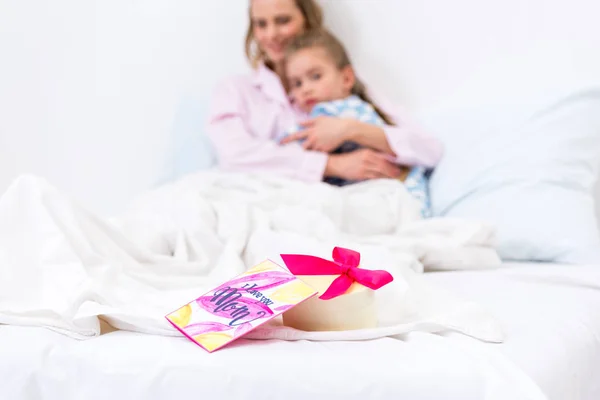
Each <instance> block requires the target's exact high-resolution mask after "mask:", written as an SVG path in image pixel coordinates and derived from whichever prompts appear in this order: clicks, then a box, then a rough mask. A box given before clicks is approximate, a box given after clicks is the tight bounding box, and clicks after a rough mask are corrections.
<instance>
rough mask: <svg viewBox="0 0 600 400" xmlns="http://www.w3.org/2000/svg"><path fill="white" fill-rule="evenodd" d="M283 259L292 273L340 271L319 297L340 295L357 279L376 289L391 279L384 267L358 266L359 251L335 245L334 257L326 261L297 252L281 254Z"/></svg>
mask: <svg viewBox="0 0 600 400" xmlns="http://www.w3.org/2000/svg"><path fill="white" fill-rule="evenodd" d="M281 258H282V259H283V262H284V263H285V265H286V266H287V267H288V269H289V270H290V272H291V273H292V274H294V275H338V274H339V275H340V276H339V277H337V278H336V279H335V280H334V281H333V282H332V283H331V285H329V288H327V290H326V291H325V293H323V294H322V295H321V296H320V297H319V298H320V299H323V300H329V299H333V298H335V297H338V296H341V295H343V294H344V293H346V291H347V290H348V289H349V288H350V286H351V285H352V283H354V282H358V283H360V284H361V285H364V286H366V287H368V288H370V289H373V290H377V289H379V288H380V287H382V286H385V285H387V284H388V283H390V282H391V281H393V280H394V277H393V276H392V275H391V274H390V273H389V272H387V271H382V270H376V271H372V270H368V269H361V268H357V267H358V265H359V264H360V253H358V252H356V251H354V250H350V249H344V248H342V247H335V248H334V249H333V260H334V261H329V260H325V259H323V258H319V257H315V256H305V255H300V254H281Z"/></svg>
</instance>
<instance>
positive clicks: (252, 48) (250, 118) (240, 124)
mask: <svg viewBox="0 0 600 400" xmlns="http://www.w3.org/2000/svg"><path fill="white" fill-rule="evenodd" d="M249 15H250V23H249V28H248V33H247V36H246V54H247V56H248V59H249V61H250V63H251V64H252V66H253V67H254V69H255V71H254V73H253V74H250V75H247V76H238V77H233V78H230V79H227V80H225V81H224V82H223V83H222V84H220V85H219V86H218V87H217V89H216V92H215V94H214V98H213V101H212V109H211V113H210V119H209V125H208V129H207V133H208V136H209V138H210V139H211V141H212V142H213V144H214V147H215V149H216V152H217V157H218V160H219V165H220V167H221V168H223V169H225V170H233V171H265V172H271V173H277V174H280V175H284V176H288V177H293V178H297V179H301V180H304V181H308V182H317V181H321V180H323V179H324V178H326V177H337V178H342V179H346V180H366V179H376V178H395V177H398V176H399V175H400V174H401V172H402V171H401V169H400V167H399V165H408V166H413V165H420V166H425V167H434V166H435V165H436V164H437V163H438V161H439V159H440V158H441V154H442V149H441V145H440V143H439V142H438V141H437V140H436V139H435V138H433V137H431V136H429V135H428V134H426V133H425V132H423V131H422V130H421V129H420V128H419V127H418V126H417V125H415V124H413V123H411V122H410V120H409V118H408V117H407V116H406V115H403V114H399V113H398V112H397V110H394V109H393V108H392V109H390V108H389V107H386V104H385V102H383V101H382V100H381V99H379V98H377V99H376V101H377V103H378V104H381V106H382V108H383V109H384V111H385V112H386V114H389V115H390V116H391V117H392V118H393V120H394V121H395V123H396V126H393V127H392V126H385V127H383V128H381V127H378V126H375V125H371V124H367V123H364V122H360V121H356V120H350V119H337V118H329V117H319V118H316V119H314V120H306V114H305V113H303V112H302V111H300V110H299V108H297V107H295V106H294V104H293V103H292V102H291V101H290V99H289V97H288V95H287V88H286V83H285V82H286V81H285V79H284V76H283V58H284V48H285V45H286V43H288V42H289V41H290V39H292V38H293V37H295V36H296V35H298V34H300V33H302V32H304V31H305V30H308V29H319V28H321V27H322V24H323V18H322V13H321V9H320V7H319V6H318V5H317V4H316V2H315V0H251V2H250V12H249ZM394 111H396V112H394ZM298 121H304V122H302V125H303V126H304V127H305V128H306V129H304V130H302V131H301V132H298V133H296V134H294V135H291V136H289V137H288V138H287V140H286V142H285V143H284V144H283V145H279V144H278V143H276V142H275V140H274V139H275V138H276V137H277V136H278V135H279V134H280V133H281V132H284V131H286V130H287V129H289V128H290V127H291V126H293V125H294V124H296V123H297V122H298ZM298 139H309V140H306V141H305V142H304V143H306V145H305V146H304V147H303V146H300V145H298V144H297V143H291V142H294V141H297V140H298ZM347 140H351V141H354V142H357V143H359V144H360V145H362V146H364V147H366V148H363V149H360V150H357V151H354V152H351V153H344V154H328V152H330V151H332V150H334V149H335V148H337V147H338V146H339V145H340V144H341V143H343V142H345V141H347Z"/></svg>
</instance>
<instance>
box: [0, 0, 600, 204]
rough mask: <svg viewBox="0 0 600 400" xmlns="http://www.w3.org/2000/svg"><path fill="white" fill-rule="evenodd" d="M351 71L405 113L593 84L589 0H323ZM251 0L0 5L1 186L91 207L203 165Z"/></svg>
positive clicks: (593, 20)
mask: <svg viewBox="0 0 600 400" xmlns="http://www.w3.org/2000/svg"><path fill="white" fill-rule="evenodd" d="M321 3H322V4H323V7H324V9H325V11H326V16H327V18H326V20H327V23H328V25H329V26H330V27H331V28H332V30H333V31H334V32H336V33H338V34H339V35H340V37H341V39H342V41H343V42H344V43H345V44H346V45H347V47H348V49H349V51H350V53H351V56H352V58H353V60H354V62H355V65H356V67H357V69H358V72H359V74H360V75H361V76H362V77H363V78H364V79H365V80H366V81H367V82H368V83H369V84H370V86H373V87H376V88H378V89H379V90H381V91H384V92H385V93H386V94H387V95H388V96H389V97H391V98H392V99H393V100H396V101H398V102H402V103H403V104H404V105H406V106H407V107H408V108H409V109H411V110H412V111H413V112H414V113H415V114H418V115H420V116H423V117H426V116H427V115H428V113H432V112H438V111H439V110H447V109H451V108H453V107H454V108H456V107H463V108H468V107H470V106H472V105H477V106H482V105H486V104H489V106H490V107H493V105H494V104H495V103H498V102H511V101H513V100H514V99H515V98H522V97H526V96H547V95H552V94H555V93H558V92H561V91H569V90H571V89H573V88H575V87H580V86H585V85H588V84H590V83H598V82H599V81H600V78H599V76H598V75H599V73H598V71H600V52H598V49H599V48H600V42H599V41H600V28H599V27H598V26H599V25H598V24H597V15H600V3H599V2H597V1H594V0H573V1H571V2H547V1H544V0H502V1H500V0H497V1H486V2H481V1H477V0H455V1H452V2H448V1H445V0H420V1H402V0H377V1H353V0H322V1H321ZM247 7H248V1H247V0H227V1H196V0H148V1H139V2H123V1H119V0H105V1H102V2H77V1H72V0H56V1H53V2H52V6H51V7H50V6H48V7H47V9H38V10H37V12H32V11H31V10H30V8H29V7H28V6H27V4H25V3H23V4H21V2H9V3H8V4H5V5H3V10H2V12H1V13H0V52H1V53H2V54H3V57H2V58H3V61H2V65H1V66H0V69H1V71H2V73H1V74H0V88H1V90H0V109H1V110H3V112H2V118H0V191H3V190H4V189H5V188H6V187H7V185H8V184H9V182H10V181H11V180H12V179H14V177H15V176H16V175H18V174H20V173H23V172H33V173H36V174H40V175H42V176H44V177H46V178H47V179H48V180H49V181H50V182H52V183H53V184H55V185H57V186H59V187H60V188H61V189H62V190H64V191H66V192H68V193H71V194H72V195H73V196H75V197H76V198H77V199H78V200H80V201H81V202H83V203H85V204H86V205H87V206H88V207H90V208H92V209H93V210H95V211H99V212H102V213H113V212H116V211H118V210H120V209H121V208H122V207H123V205H124V204H125V202H126V201H128V200H129V199H130V198H131V197H132V196H134V195H135V194H137V193H139V192H141V191H143V190H146V189H148V188H151V187H153V186H155V185H157V184H160V183H161V182H164V181H166V180H170V179H173V178H174V177H176V176H179V175H181V174H184V173H186V172H189V171H193V170H195V169H198V168H202V167H205V166H207V165H210V164H211V162H212V155H211V151H210V147H208V146H207V143H206V140H205V139H204V138H203V136H202V131H203V122H204V118H205V115H206V109H207V106H208V101H209V96H210V91H211V89H212V87H213V85H214V84H215V82H216V81H217V80H219V79H221V78H222V77H224V76H226V75H229V74H232V73H238V72H243V71H246V70H247V65H246V62H245V59H244V56H243V47H242V42H243V36H244V33H245V29H246V24H247Z"/></svg>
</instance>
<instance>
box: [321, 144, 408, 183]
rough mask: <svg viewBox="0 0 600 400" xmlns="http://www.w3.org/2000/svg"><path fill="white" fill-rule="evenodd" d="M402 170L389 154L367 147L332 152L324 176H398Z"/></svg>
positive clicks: (372, 177) (373, 177)
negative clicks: (336, 152) (346, 151)
mask: <svg viewBox="0 0 600 400" xmlns="http://www.w3.org/2000/svg"><path fill="white" fill-rule="evenodd" d="M403 172H404V171H403V170H402V168H400V167H399V166H398V165H396V164H394V163H392V162H391V161H390V160H389V156H387V155H385V154H383V153H380V152H377V151H375V150H371V149H367V148H364V149H359V150H355V151H352V152H350V153H343V154H332V155H330V156H329V159H328V160H327V166H326V168H325V176H333V177H337V178H342V179H347V180H358V181H362V180H367V179H381V178H398V177H401V176H402V174H403Z"/></svg>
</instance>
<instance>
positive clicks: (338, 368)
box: [0, 264, 600, 400]
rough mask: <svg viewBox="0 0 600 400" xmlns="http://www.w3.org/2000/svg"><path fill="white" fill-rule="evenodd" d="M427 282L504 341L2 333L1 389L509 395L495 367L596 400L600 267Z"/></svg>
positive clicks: (73, 393) (539, 268) (142, 395)
mask: <svg viewBox="0 0 600 400" xmlns="http://www.w3.org/2000/svg"><path fill="white" fill-rule="evenodd" d="M428 279H429V280H431V281H432V282H435V284H437V285H440V286H443V287H445V288H448V289H453V290H457V291H460V292H461V293H462V294H463V295H465V296H467V297H469V298H471V299H474V300H478V301H481V302H483V303H484V304H485V305H486V306H488V307H489V308H490V309H491V310H492V311H493V312H494V313H495V314H496V315H498V316H499V318H500V319H501V320H502V322H503V323H504V326H505V328H506V331H507V335H508V336H507V340H506V342H505V343H504V344H500V345H498V344H485V345H483V347H487V348H486V349H481V348H479V346H476V347H473V348H470V347H469V346H470V345H472V344H473V342H471V341H468V340H465V338H464V337H459V335H447V337H442V336H436V335H432V334H425V333H412V334H409V335H406V336H405V337H403V338H402V340H397V339H392V338H382V339H376V340H372V341H364V342H310V341H300V342H286V341H278V340H272V341H253V340H246V339H240V340H239V342H237V343H235V344H233V345H231V346H230V347H229V348H227V349H224V350H222V351H220V352H216V353H213V354H208V353H205V352H204V351H202V350H200V349H199V348H197V347H196V346H194V345H192V344H191V343H190V342H188V341H187V340H186V339H185V338H174V337H163V336H157V335H144V334H140V333H134V332H124V331H116V332H111V333H107V334H105V335H102V336H100V337H99V338H96V339H94V340H88V341H77V340H73V339H71V338H68V337H65V336H63V335H61V334H58V333H55V332H52V331H49V330H47V329H42V328H31V327H18V326H2V327H0V354H1V355H2V357H1V361H0V373H1V376H2V380H3V384H2V387H1V389H0V392H1V394H2V398H5V399H54V398H61V399H81V398H85V399H102V398H107V397H111V398H123V399H125V398H139V399H148V400H150V399H168V398H175V397H179V396H207V397H225V398H230V399H234V398H236V399H244V398H253V397H256V396H257V395H260V396H262V397H265V398H284V397H285V398H297V399H301V398H307V397H312V398H340V399H341V398H345V399H360V398H372V399H385V398H410V399H438V398H439V399H441V398H443V399H487V398H503V397H502V393H503V390H506V388H503V386H502V384H503V382H497V381H494V379H492V378H493V377H492V376H491V375H488V374H487V369H486V368H490V366H489V365H487V363H488V362H489V363H494V365H495V366H496V368H504V369H506V373H507V374H509V375H511V377H512V379H513V382H520V384H521V385H522V386H523V388H524V389H523V391H522V393H528V397H519V398H531V399H534V398H541V397H536V391H535V388H533V387H531V386H533V384H535V385H537V386H538V387H539V388H540V389H541V391H542V392H543V393H544V394H545V395H546V396H547V398H548V399H590V400H591V399H596V398H598V396H599V395H600V375H599V374H600V372H599V371H598V368H597V366H598V365H599V363H600V335H599V334H598V332H600V316H599V315H598V312H597V310H598V309H600V291H599V290H598V289H599V287H600V274H599V272H598V268H597V267H596V266H591V267H585V266H581V267H573V266H558V265H552V266H550V265H535V264H509V265H505V266H504V268H502V269H500V270H494V271H476V272H463V273H460V274H458V273H447V272H443V273H435V274H430V275H428ZM487 351H489V352H490V353H493V356H494V357H493V358H492V357H491V356H490V355H485V354H487V353H486V352H487ZM490 360H491V361H490ZM529 379H531V382H529ZM511 398H515V397H511Z"/></svg>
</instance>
